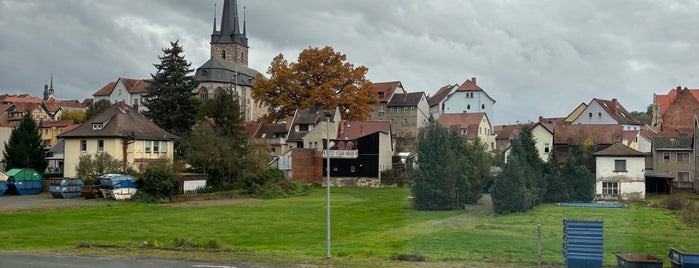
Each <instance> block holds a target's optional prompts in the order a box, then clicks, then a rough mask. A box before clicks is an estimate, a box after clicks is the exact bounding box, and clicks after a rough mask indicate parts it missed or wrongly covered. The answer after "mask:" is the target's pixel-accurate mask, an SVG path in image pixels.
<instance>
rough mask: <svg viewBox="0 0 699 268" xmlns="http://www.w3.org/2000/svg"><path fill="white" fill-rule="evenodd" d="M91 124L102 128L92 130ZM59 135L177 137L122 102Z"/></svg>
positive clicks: (71, 136) (64, 136)
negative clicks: (100, 125) (99, 125)
mask: <svg viewBox="0 0 699 268" xmlns="http://www.w3.org/2000/svg"><path fill="white" fill-rule="evenodd" d="M93 124H102V129H99V130H93ZM60 136H61V137H63V138H83V137H119V138H134V139H137V140H174V139H176V138H177V136H175V135H173V134H170V133H169V132H167V131H165V130H163V129H162V128H160V127H158V126H157V125H156V124H155V123H153V122H151V121H150V120H148V118H146V117H145V116H143V115H142V114H140V113H138V111H136V110H134V109H133V108H131V107H130V106H128V105H126V104H125V103H123V102H119V103H115V104H112V105H111V106H109V107H107V108H106V109H104V111H102V112H100V113H99V114H97V115H95V116H93V117H92V118H90V119H89V120H87V121H86V122H85V123H83V124H81V125H80V126H79V127H77V128H75V129H74V130H71V131H67V132H64V133H63V134H61V135H60Z"/></svg>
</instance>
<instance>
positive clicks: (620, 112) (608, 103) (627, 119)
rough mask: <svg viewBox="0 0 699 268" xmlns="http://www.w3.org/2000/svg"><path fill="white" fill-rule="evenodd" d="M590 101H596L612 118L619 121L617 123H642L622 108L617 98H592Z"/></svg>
mask: <svg viewBox="0 0 699 268" xmlns="http://www.w3.org/2000/svg"><path fill="white" fill-rule="evenodd" d="M592 101H594V102H597V103H598V104H599V105H600V106H601V107H602V109H604V110H605V111H606V112H607V113H608V114H609V115H610V116H611V117H612V118H614V120H616V121H617V122H619V124H630V125H642V123H641V121H638V120H636V119H635V118H633V116H631V113H629V111H627V110H626V108H624V106H622V105H621V103H619V101H617V99H612V100H603V99H597V98H595V99H592Z"/></svg>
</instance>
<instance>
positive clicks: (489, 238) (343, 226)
mask: <svg viewBox="0 0 699 268" xmlns="http://www.w3.org/2000/svg"><path fill="white" fill-rule="evenodd" d="M331 194H332V197H331V198H332V205H331V207H332V212H331V213H332V216H331V218H332V224H331V226H332V256H333V261H337V262H336V263H335V264H337V266H366V267H369V266H372V265H377V263H380V264H381V265H379V266H401V265H402V264H396V263H392V262H390V261H387V260H388V259H389V258H390V257H391V256H392V255H394V254H420V255H423V256H426V257H427V258H428V259H429V260H430V262H429V263H433V264H435V266H450V264H463V263H476V264H481V265H483V266H488V267H494V266H503V265H509V266H512V267H518V266H520V265H523V266H535V264H536V261H537V255H536V252H537V246H536V245H537V243H536V234H537V224H541V227H542V240H543V241H542V243H543V260H544V262H546V263H554V264H560V263H563V261H564V259H563V256H562V254H561V245H562V219H563V218H569V219H581V220H603V221H604V233H605V245H604V247H605V264H606V265H615V263H616V258H615V256H614V253H615V252H639V253H648V254H651V255H655V256H657V257H660V258H663V259H664V260H665V264H666V266H668V267H669V260H668V259H667V253H668V250H669V247H671V246H672V247H676V248H678V249H681V250H683V251H686V252H699V243H697V242H696V241H697V239H699V230H697V229H695V228H691V227H688V226H687V225H685V224H683V223H682V222H681V221H679V220H678V219H677V217H676V216H675V215H674V214H672V213H671V212H669V211H667V210H663V209H655V208H649V207H647V206H640V205H639V206H632V207H631V208H626V209H620V208H576V207H558V206H555V205H551V204H545V205H541V206H539V207H537V208H535V209H534V210H532V211H529V212H526V213H522V214H515V215H508V216H495V215H486V216H483V213H482V209H477V208H474V209H467V210H460V211H446V212H418V211H414V210H413V209H411V208H410V205H409V203H408V202H407V201H406V199H407V197H408V196H409V195H410V193H409V191H408V190H406V189H367V188H333V189H332V193H331ZM178 238H185V239H186V240H187V241H191V242H199V243H208V242H212V241H213V242H215V243H216V244H219V245H221V247H222V248H224V249H226V250H227V251H226V252H238V253H240V252H244V253H246V254H245V256H261V257H260V259H268V258H277V259H280V261H281V259H284V260H287V261H288V260H293V262H295V263H306V262H309V263H313V262H316V261H318V260H320V259H322V258H323V257H324V256H325V191H324V189H321V188H318V189H316V190H315V191H314V193H313V194H312V195H310V196H305V197H296V198H290V199H280V200H264V201H260V202H256V203H249V204H237V205H226V206H200V207H170V206H166V205H147V204H133V203H123V204H117V205H105V206H100V207H88V208H76V209H56V210H47V211H35V212H17V213H6V214H0V249H2V250H5V251H7V250H13V251H14V250H21V251H47V250H49V251H62V250H69V251H73V252H75V251H80V250H82V249H75V247H76V245H78V244H79V243H80V241H86V242H87V243H89V244H93V245H102V246H114V247H115V248H120V249H121V250H125V251H128V250H129V249H139V246H140V245H141V243H143V241H148V242H149V243H150V244H151V245H161V246H165V245H169V244H171V241H173V240H175V239H178ZM138 251H140V249H139V250H138ZM202 251H206V250H203V249H202ZM158 252H160V251H159V250H155V249H153V250H152V251H151V253H152V254H156V255H158V254H160V253H158ZM217 252H218V251H217ZM166 255H167V254H166ZM175 255H177V254H175ZM204 255H205V254H203V253H202V254H199V256H200V257H201V256H204ZM219 255H220V254H219ZM233 255H234V254H233ZM180 257H186V256H184V255H183V256H180ZM202 258H203V257H202ZM216 259H217V260H227V259H225V258H223V259H221V258H216ZM243 261H244V260H243ZM442 261H447V262H442ZM429 263H428V264H429ZM360 264H361V265H360Z"/></svg>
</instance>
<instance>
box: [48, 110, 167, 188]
mask: <svg viewBox="0 0 699 268" xmlns="http://www.w3.org/2000/svg"><path fill="white" fill-rule="evenodd" d="M59 138H62V139H63V140H64V143H65V144H64V148H65V149H64V165H65V170H64V173H63V175H64V176H65V177H75V176H76V171H75V168H76V167H77V165H78V160H79V158H80V156H82V155H86V154H89V155H94V154H101V153H106V154H109V155H111V156H112V157H114V158H115V159H117V160H119V161H122V163H123V164H124V166H125V167H130V168H134V169H136V170H140V169H141V168H142V167H144V166H145V165H147V164H149V163H153V162H172V160H173V151H174V140H175V139H176V138H177V136H175V135H173V134H170V133H168V132H167V131H165V130H163V129H161V128H160V127H158V126H157V125H155V124H154V123H153V122H151V121H150V120H148V118H146V117H145V116H143V115H142V114H140V113H139V112H138V111H137V110H136V109H133V108H131V107H130V106H129V105H127V104H126V103H125V102H118V103H115V104H112V105H111V106H109V107H108V108H106V109H105V110H103V111H102V112H100V113H99V114H97V115H95V116H93V117H92V118H90V119H89V120H87V121H86V122H84V123H83V124H81V125H80V126H79V127H77V128H75V129H73V130H70V131H66V132H64V133H63V134H61V135H59Z"/></svg>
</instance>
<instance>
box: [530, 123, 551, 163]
mask: <svg viewBox="0 0 699 268" xmlns="http://www.w3.org/2000/svg"><path fill="white" fill-rule="evenodd" d="M532 137H533V138H534V141H535V142H536V145H535V146H536V150H537V151H538V152H539V157H540V158H541V160H543V161H544V162H548V160H549V154H551V152H553V124H552V123H543V122H539V123H536V125H534V127H532Z"/></svg>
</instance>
